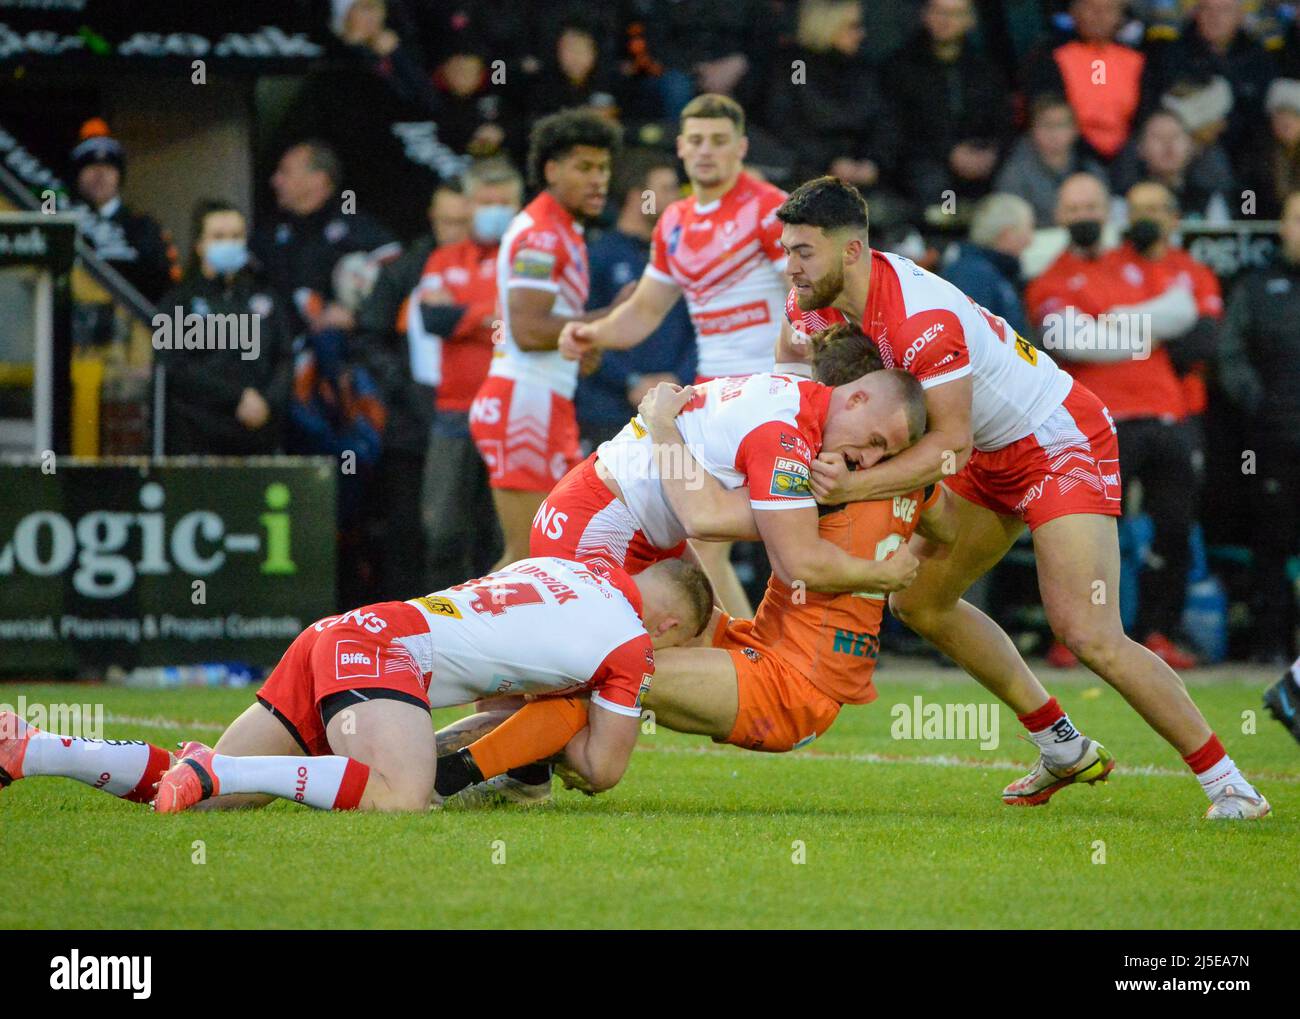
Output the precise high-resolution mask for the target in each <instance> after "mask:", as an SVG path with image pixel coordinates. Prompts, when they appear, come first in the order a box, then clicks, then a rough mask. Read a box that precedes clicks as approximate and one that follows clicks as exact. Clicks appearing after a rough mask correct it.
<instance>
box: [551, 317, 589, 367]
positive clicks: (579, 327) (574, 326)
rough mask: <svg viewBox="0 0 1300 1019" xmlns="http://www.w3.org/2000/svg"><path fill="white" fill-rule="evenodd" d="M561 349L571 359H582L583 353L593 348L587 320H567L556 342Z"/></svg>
mask: <svg viewBox="0 0 1300 1019" xmlns="http://www.w3.org/2000/svg"><path fill="white" fill-rule="evenodd" d="M556 346H557V347H558V348H559V351H560V353H561V354H562V355H564V357H566V358H567V359H568V360H570V361H578V360H581V358H582V355H583V354H585V353H587V351H589V350H591V349H592V340H591V337H590V336H589V335H588V325H587V323H586V322H566V323H564V327H563V328H562V329H561V330H560V339H559V342H558V343H557V344H556Z"/></svg>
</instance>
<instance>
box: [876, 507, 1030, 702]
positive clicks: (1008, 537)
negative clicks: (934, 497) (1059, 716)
mask: <svg viewBox="0 0 1300 1019" xmlns="http://www.w3.org/2000/svg"><path fill="white" fill-rule="evenodd" d="M946 497H947V498H948V499H949V500H951V503H952V507H953V512H954V514H955V515H956V520H957V533H958V538H957V541H956V542H955V543H954V545H953V546H952V548H951V550H950V551H949V553H948V555H947V556H945V557H944V558H922V559H921V568H920V570H919V571H918V572H917V575H916V579H915V580H914V581H913V582H912V584H911V586H909V587H908V588H906V589H905V590H903V591H897V592H895V593H894V594H892V595H891V596H890V599H889V608H890V610H891V611H892V612H893V613H894V615H896V616H897V617H898V618H899V619H900V620H902V621H903V622H904V623H906V624H907V625H908V626H909V627H911V628H912V629H913V630H915V631H916V632H917V633H918V634H920V635H921V636H922V637H924V638H925V639H926V640H928V641H929V642H930V643H931V644H933V645H934V646H935V647H936V648H938V649H939V650H940V651H942V652H943V653H944V654H946V655H947V656H948V657H949V658H951V659H952V660H953V661H954V662H956V663H957V664H958V665H960V666H961V667H962V668H963V669H965V670H966V671H967V672H968V673H970V675H971V676H972V677H974V678H975V679H976V680H978V681H979V683H980V684H981V685H982V686H984V687H985V688H986V689H987V690H988V691H989V692H990V693H992V694H994V695H996V696H997V697H998V699H999V700H1001V701H1002V702H1003V703H1004V704H1006V705H1007V707H1009V708H1011V710H1012V711H1014V712H1015V713H1016V714H1017V715H1023V714H1027V713H1029V712H1031V711H1035V710H1037V709H1038V708H1040V707H1042V706H1043V704H1045V703H1046V702H1047V700H1048V699H1049V695H1048V693H1047V691H1046V690H1045V689H1044V688H1043V685H1042V683H1040V682H1039V681H1038V678H1037V677H1036V676H1035V675H1034V674H1033V672H1032V671H1030V668H1029V666H1028V665H1026V664H1025V660H1024V659H1023V658H1022V657H1021V656H1020V652H1019V651H1018V650H1016V646H1015V644H1014V643H1013V642H1012V640H1011V638H1010V637H1009V636H1007V633H1006V631H1005V630H1003V629H1002V627H1000V626H998V624H997V623H995V622H994V621H993V620H992V619H990V618H989V617H988V616H987V615H986V614H985V613H983V612H982V611H980V610H979V609H978V608H976V607H975V606H974V605H972V604H971V603H970V602H968V601H964V600H963V599H962V595H964V594H965V593H966V592H967V591H968V590H969V589H970V586H971V585H972V584H973V583H975V581H977V580H978V579H979V578H980V577H982V576H983V575H984V574H986V573H987V572H988V571H989V570H991V569H992V568H993V567H994V566H996V565H997V563H998V562H999V561H1001V559H1002V557H1003V556H1005V555H1006V554H1007V551H1008V550H1009V549H1010V548H1011V546H1012V545H1014V544H1015V541H1016V538H1018V537H1019V536H1020V532H1021V531H1022V530H1023V529H1024V523H1023V522H1022V521H1021V520H1020V519H1019V518H1018V517H1010V516H1003V515H1001V514H999V513H994V512H993V511H992V510H990V509H985V508H984V507H983V506H977V505H976V504H975V503H973V502H970V501H969V500H967V499H963V498H962V497H961V496H959V495H957V494H955V493H953V492H951V491H949V492H947V493H946ZM921 540H922V539H920V538H916V537H914V538H913V539H912V541H913V542H914V543H919V542H920V541H921Z"/></svg>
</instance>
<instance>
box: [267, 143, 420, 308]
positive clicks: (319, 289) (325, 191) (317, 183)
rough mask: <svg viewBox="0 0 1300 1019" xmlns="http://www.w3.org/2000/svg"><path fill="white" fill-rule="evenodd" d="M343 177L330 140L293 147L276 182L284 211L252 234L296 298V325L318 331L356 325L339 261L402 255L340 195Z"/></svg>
mask: <svg viewBox="0 0 1300 1019" xmlns="http://www.w3.org/2000/svg"><path fill="white" fill-rule="evenodd" d="M342 173H343V170H342V166H341V165H340V164H339V161H338V157H337V156H336V155H335V154H334V151H333V150H332V149H331V148H329V146H327V145H325V144H324V143H322V142H319V141H305V142H299V143H298V144H296V145H293V146H290V147H289V148H288V149H287V150H286V151H285V153H284V155H283V156H282V157H281V159H280V164H279V166H278V167H277V168H276V171H275V174H274V175H273V176H272V177H271V187H272V189H273V190H274V191H275V198H276V204H277V206H278V209H277V211H276V213H275V214H274V215H272V216H271V217H269V218H268V220H267V221H264V222H263V223H262V224H261V225H259V227H258V229H257V230H256V232H255V233H254V234H253V244H252V248H253V253H254V254H255V255H256V256H257V258H258V260H259V261H260V262H261V263H262V265H263V266H265V268H266V271H267V273H268V275H269V277H270V279H271V282H272V283H273V284H274V285H275V286H276V288H277V289H278V290H279V291H280V293H281V294H283V295H285V296H286V297H289V298H291V299H292V302H293V307H294V309H295V311H296V313H297V314H296V319H297V324H298V326H299V327H300V328H302V327H305V328H307V329H309V330H311V331H312V332H321V331H323V330H326V329H351V328H352V324H353V323H352V313H351V312H350V311H348V310H347V309H346V308H344V307H343V305H342V304H340V303H339V302H338V301H337V300H336V299H335V297H336V295H335V294H334V282H333V274H334V267H335V265H337V264H338V261H339V259H340V258H342V257H343V256H344V255H346V254H348V253H349V252H352V251H365V252H367V253H368V254H369V255H370V257H371V258H372V259H373V260H374V261H376V262H378V263H380V264H382V263H383V262H385V261H388V260H389V259H392V258H396V257H397V255H398V254H400V252H401V246H400V245H399V244H398V242H397V240H396V239H395V238H394V237H393V235H392V234H391V233H389V232H388V230H387V229H385V228H384V227H383V226H381V225H380V224H379V223H378V222H377V221H375V220H373V219H371V218H370V217H369V216H368V215H366V213H364V212H361V211H354V210H352V208H351V203H349V201H348V200H347V199H345V197H344V196H343V194H342V183H341V180H342Z"/></svg>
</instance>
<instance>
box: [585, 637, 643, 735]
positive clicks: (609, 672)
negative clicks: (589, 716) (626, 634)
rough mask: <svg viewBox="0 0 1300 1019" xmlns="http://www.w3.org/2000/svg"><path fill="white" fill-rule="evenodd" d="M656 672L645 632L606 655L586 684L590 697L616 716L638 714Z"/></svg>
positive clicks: (634, 715)
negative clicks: (642, 699)
mask: <svg viewBox="0 0 1300 1019" xmlns="http://www.w3.org/2000/svg"><path fill="white" fill-rule="evenodd" d="M654 674H655V652H654V644H652V643H651V641H650V635H649V634H648V633H643V634H640V635H639V636H636V637H633V638H632V639H631V640H629V641H626V642H624V643H622V644H620V645H619V646H618V647H616V648H615V649H614V650H613V651H611V652H610V653H609V654H607V655H606V656H605V660H604V661H603V662H601V663H600V666H599V668H597V669H596V672H595V673H594V674H593V675H592V677H591V682H590V683H588V684H587V686H588V688H589V689H590V690H591V700H592V702H593V703H594V704H599V705H600V706H601V707H602V708H606V709H607V710H609V711H613V712H614V713H615V714H619V715H630V716H631V717H633V718H640V717H641V698H642V697H644V696H645V692H646V691H647V690H649V689H650V680H651V679H653V678H654Z"/></svg>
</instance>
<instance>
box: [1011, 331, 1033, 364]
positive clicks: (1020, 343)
mask: <svg viewBox="0 0 1300 1019" xmlns="http://www.w3.org/2000/svg"><path fill="white" fill-rule="evenodd" d="M1016 353H1017V354H1019V355H1020V357H1021V358H1023V359H1024V360H1026V361H1028V362H1029V363H1030V364H1032V365H1037V364H1038V351H1037V350H1035V349H1034V345H1033V344H1032V343H1030V342H1029V341H1028V340H1027V339H1025V338H1024V337H1023V336H1021V335H1020V334H1019V333H1016Z"/></svg>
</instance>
